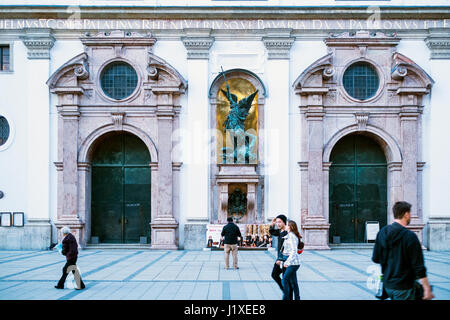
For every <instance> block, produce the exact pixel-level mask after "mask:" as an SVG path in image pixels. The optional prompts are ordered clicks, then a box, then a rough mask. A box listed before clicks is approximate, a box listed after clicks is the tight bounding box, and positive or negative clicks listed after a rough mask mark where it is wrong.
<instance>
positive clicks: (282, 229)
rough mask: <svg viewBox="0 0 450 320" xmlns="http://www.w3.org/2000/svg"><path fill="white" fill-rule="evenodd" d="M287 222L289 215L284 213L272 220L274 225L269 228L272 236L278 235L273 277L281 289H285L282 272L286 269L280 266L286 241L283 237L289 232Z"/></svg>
mask: <svg viewBox="0 0 450 320" xmlns="http://www.w3.org/2000/svg"><path fill="white" fill-rule="evenodd" d="M286 222H287V217H286V216H285V215H284V214H280V215H278V216H277V217H276V218H275V219H273V220H272V225H271V226H270V228H269V233H270V234H271V235H272V237H278V248H277V260H276V261H275V264H274V265H273V270H272V279H273V280H275V282H276V283H277V284H278V286H279V287H280V289H281V291H283V286H282V284H281V274H282V273H284V271H285V269H282V268H281V267H280V265H281V261H282V260H283V259H282V255H281V247H282V246H283V242H284V239H283V237H284V236H286V235H287V234H288V232H287V230H286ZM275 223H276V224H277V227H278V229H276V228H275Z"/></svg>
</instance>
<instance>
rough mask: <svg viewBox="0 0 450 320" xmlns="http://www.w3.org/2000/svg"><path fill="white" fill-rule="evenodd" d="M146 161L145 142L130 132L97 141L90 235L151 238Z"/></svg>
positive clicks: (103, 238)
mask: <svg viewBox="0 0 450 320" xmlns="http://www.w3.org/2000/svg"><path fill="white" fill-rule="evenodd" d="M149 163H150V154H149V151H148V149H147V147H146V145H145V144H144V142H143V141H141V140H140V139H139V138H138V137H136V136H134V135H132V134H130V133H127V132H124V131H121V132H116V133H111V134H107V135H105V137H103V138H102V139H101V140H100V141H98V142H97V146H96V148H95V150H94V152H93V156H92V179H91V183H92V198H91V199H92V200H91V221H92V232H91V236H92V237H98V238H99V242H101V243H140V242H141V243H142V242H144V241H145V242H146V243H149V242H150V234H151V233H150V217H151V211H150V209H151V208H150V202H151V193H150V186H151V183H150V182H151V171H150V166H149ZM142 237H144V238H142Z"/></svg>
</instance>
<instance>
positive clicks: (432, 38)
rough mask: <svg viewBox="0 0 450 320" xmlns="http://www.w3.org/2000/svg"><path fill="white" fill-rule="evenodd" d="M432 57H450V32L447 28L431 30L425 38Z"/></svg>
mask: <svg viewBox="0 0 450 320" xmlns="http://www.w3.org/2000/svg"><path fill="white" fill-rule="evenodd" d="M425 43H426V45H427V47H428V49H430V59H432V60H433V59H450V34H449V33H448V30H446V29H438V30H431V31H430V35H429V36H428V37H427V38H426V39H425Z"/></svg>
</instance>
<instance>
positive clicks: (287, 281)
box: [281, 220, 301, 300]
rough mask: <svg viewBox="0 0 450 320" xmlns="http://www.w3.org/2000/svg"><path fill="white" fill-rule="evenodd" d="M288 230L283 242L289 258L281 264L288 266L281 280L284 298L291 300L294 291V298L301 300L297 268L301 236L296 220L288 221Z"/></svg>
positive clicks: (285, 252) (285, 254) (284, 251)
mask: <svg viewBox="0 0 450 320" xmlns="http://www.w3.org/2000/svg"><path fill="white" fill-rule="evenodd" d="M287 231H288V234H287V235H286V236H285V237H284V239H285V241H284V244H283V255H284V256H287V259H286V261H284V262H283V263H282V266H281V267H283V266H284V267H285V268H286V271H285V273H284V275H283V279H282V280H281V283H282V285H283V300H290V299H291V297H292V291H293V292H294V300H300V292H299V288H298V282H297V270H298V268H299V267H300V259H299V255H298V252H297V250H298V244H299V241H300V238H301V236H300V233H299V232H298V228H297V224H296V223H295V221H292V220H289V221H288V225H287Z"/></svg>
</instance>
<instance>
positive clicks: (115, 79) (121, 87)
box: [100, 61, 138, 100]
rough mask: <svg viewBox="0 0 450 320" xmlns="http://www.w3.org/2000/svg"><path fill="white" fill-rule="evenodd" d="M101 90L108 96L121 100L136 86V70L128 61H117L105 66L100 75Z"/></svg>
mask: <svg viewBox="0 0 450 320" xmlns="http://www.w3.org/2000/svg"><path fill="white" fill-rule="evenodd" d="M100 82H101V86H102V89H103V92H104V93H105V94H106V95H107V96H108V97H110V98H113V99H116V100H122V99H125V98H127V97H129V96H130V95H131V94H132V93H133V92H134V90H135V89H136V87H137V83H138V77H137V73H136V71H135V70H134V69H133V67H132V66H130V65H129V64H128V63H125V62H122V61H118V62H113V63H111V64H109V65H108V66H106V67H105V69H104V70H103V72H102V74H101V77H100Z"/></svg>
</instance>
